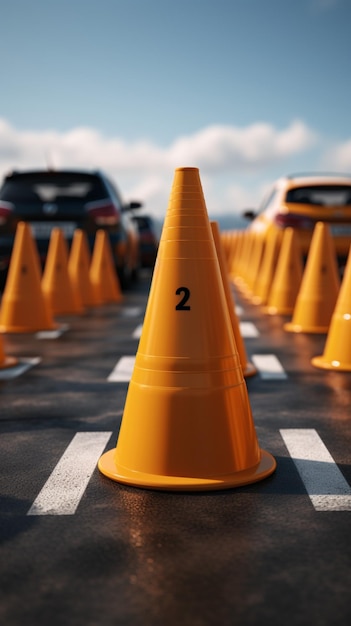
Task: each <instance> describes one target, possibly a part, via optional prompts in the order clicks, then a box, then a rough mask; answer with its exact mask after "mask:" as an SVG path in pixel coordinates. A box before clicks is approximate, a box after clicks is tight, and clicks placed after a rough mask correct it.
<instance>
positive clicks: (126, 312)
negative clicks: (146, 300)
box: [121, 306, 143, 317]
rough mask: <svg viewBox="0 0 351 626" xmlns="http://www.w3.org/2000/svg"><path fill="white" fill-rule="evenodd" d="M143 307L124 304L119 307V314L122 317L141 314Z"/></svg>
mask: <svg viewBox="0 0 351 626" xmlns="http://www.w3.org/2000/svg"><path fill="white" fill-rule="evenodd" d="M142 312H143V309H142V308H141V307H140V306H125V307H123V309H121V315H122V316H123V317H137V316H138V315H141V314H142Z"/></svg>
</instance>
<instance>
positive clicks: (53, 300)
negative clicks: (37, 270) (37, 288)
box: [42, 228, 84, 316]
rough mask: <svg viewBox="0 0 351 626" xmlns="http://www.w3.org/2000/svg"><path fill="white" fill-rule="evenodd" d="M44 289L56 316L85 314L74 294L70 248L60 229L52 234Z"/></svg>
mask: <svg viewBox="0 0 351 626" xmlns="http://www.w3.org/2000/svg"><path fill="white" fill-rule="evenodd" d="M42 289H43V293H44V296H45V299H46V301H47V304H48V306H49V308H50V310H51V312H52V314H53V315H54V316H55V315H76V314H81V313H83V310H84V309H83V306H82V302H81V299H80V297H79V294H76V293H75V292H74V289H73V285H72V282H71V279H70V276H69V273H68V247H67V243H66V240H65V238H64V235H63V232H62V230H61V229H60V228H54V229H53V230H52V232H51V237H50V243H49V248H48V253H47V257H46V262H45V268H44V273H43V278H42Z"/></svg>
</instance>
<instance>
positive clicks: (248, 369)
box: [243, 362, 257, 378]
mask: <svg viewBox="0 0 351 626" xmlns="http://www.w3.org/2000/svg"><path fill="white" fill-rule="evenodd" d="M255 374H257V368H256V367H255V366H254V364H253V363H249V362H248V363H246V365H245V367H244V368H243V375H244V378H249V377H250V376H255Z"/></svg>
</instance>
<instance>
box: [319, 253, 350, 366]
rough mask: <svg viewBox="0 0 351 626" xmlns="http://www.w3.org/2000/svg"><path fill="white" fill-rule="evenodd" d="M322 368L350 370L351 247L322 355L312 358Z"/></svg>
mask: <svg viewBox="0 0 351 626" xmlns="http://www.w3.org/2000/svg"><path fill="white" fill-rule="evenodd" d="M312 363H313V365H315V366H316V367H321V368H323V369H331V370H341V371H348V372H349V371H351V248H350V251H349V255H348V259H347V263H346V267H345V272H344V276H343V279H342V283H341V287H340V292H339V295H338V298H337V301H336V305H335V309H334V312H333V315H332V319H331V322H330V326H329V330H328V334H327V339H326V343H325V347H324V352H323V354H322V356H317V357H314V358H313V359H312Z"/></svg>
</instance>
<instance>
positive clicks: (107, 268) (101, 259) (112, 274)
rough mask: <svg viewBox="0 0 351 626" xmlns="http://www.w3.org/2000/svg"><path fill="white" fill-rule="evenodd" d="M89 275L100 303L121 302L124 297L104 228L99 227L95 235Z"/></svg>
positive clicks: (97, 300) (95, 295)
mask: <svg viewBox="0 0 351 626" xmlns="http://www.w3.org/2000/svg"><path fill="white" fill-rule="evenodd" d="M89 276H90V281H91V284H92V286H93V291H94V297H95V300H96V302H97V303H98V304H105V303H109V302H120V301H121V300H122V299H123V295H122V291H121V287H120V284H119V280H118V276H117V273H116V270H115V266H114V263H113V257H112V251H111V244H110V240H109V238H108V235H107V233H106V231H104V230H103V229H99V230H98V231H97V232H96V235H95V243H94V249H93V254H92V259H91V265H90V271H89Z"/></svg>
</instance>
